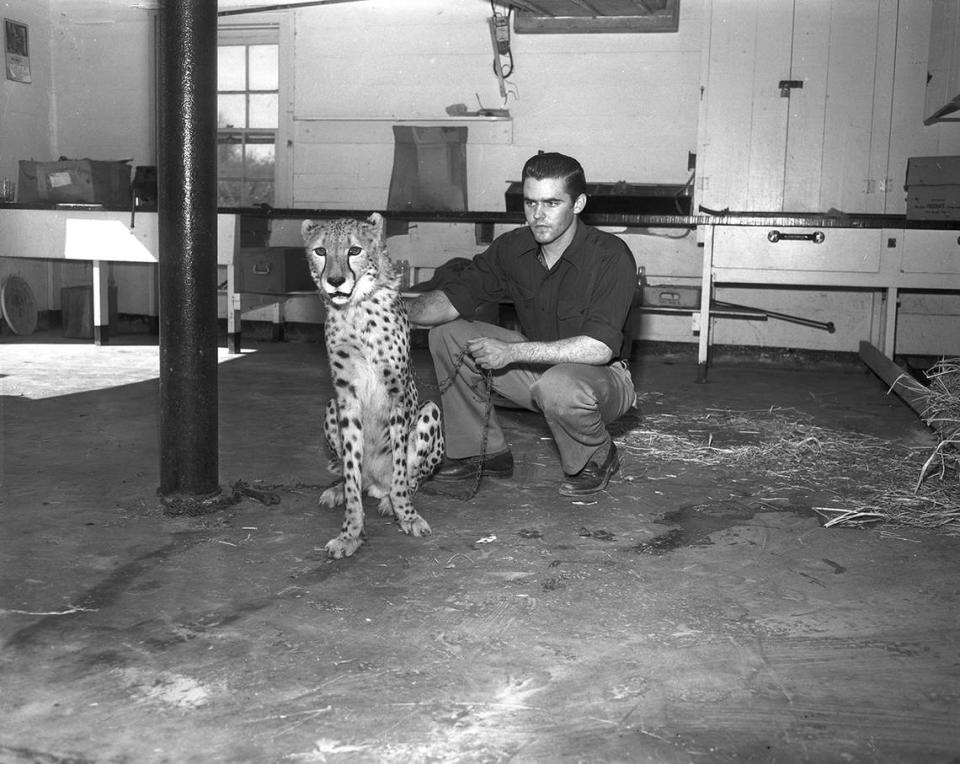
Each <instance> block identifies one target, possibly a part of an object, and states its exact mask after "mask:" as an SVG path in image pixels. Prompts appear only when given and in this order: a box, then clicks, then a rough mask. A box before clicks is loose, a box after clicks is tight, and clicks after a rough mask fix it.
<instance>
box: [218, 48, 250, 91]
mask: <svg viewBox="0 0 960 764" xmlns="http://www.w3.org/2000/svg"><path fill="white" fill-rule="evenodd" d="M245 51H246V48H245V47H244V46H243V45H220V46H219V47H218V48H217V90H246V81H247V78H246V75H245V69H244V65H243V55H244V52H245Z"/></svg>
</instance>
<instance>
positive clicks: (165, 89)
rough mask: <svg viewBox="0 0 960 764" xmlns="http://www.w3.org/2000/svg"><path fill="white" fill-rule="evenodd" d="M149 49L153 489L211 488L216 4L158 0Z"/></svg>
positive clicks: (192, 492) (214, 488)
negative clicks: (155, 226)
mask: <svg viewBox="0 0 960 764" xmlns="http://www.w3.org/2000/svg"><path fill="white" fill-rule="evenodd" d="M157 50H158V58H159V60H158V67H157V68H158V97H157V104H158V163H157V164H158V178H157V180H158V205H157V209H158V213H159V216H158V217H159V245H160V248H159V260H160V263H159V287H160V309H159V312H160V487H159V491H158V492H159V494H160V496H161V497H163V498H165V499H171V498H175V497H183V498H187V499H190V498H197V499H200V498H208V497H211V496H215V495H217V494H218V493H219V492H220V486H219V474H218V472H219V461H218V460H219V443H218V393H217V166H216V148H217V143H216V138H217V4H216V3H212V2H210V1H209V0H161V2H160V4H159V44H158V46H157Z"/></svg>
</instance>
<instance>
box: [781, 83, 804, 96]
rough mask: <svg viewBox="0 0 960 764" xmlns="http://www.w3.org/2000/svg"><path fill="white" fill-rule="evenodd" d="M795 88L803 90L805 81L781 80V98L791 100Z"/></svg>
mask: <svg viewBox="0 0 960 764" xmlns="http://www.w3.org/2000/svg"><path fill="white" fill-rule="evenodd" d="M794 88H797V89H798V90H803V80H780V97H781V98H789V97H790V91H791V90H793V89H794Z"/></svg>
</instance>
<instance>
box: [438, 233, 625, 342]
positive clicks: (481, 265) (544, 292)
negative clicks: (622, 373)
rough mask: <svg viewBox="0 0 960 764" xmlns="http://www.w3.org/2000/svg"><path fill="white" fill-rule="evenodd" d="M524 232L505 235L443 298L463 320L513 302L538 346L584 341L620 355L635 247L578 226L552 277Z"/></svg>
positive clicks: (448, 287) (449, 286)
mask: <svg viewBox="0 0 960 764" xmlns="http://www.w3.org/2000/svg"><path fill="white" fill-rule="evenodd" d="M539 253H540V245H539V244H537V242H536V240H535V239H534V238H533V233H532V232H531V230H530V229H529V228H528V227H526V226H524V227H523V228H518V229H516V230H514V231H510V232H508V233H505V234H503V235H502V236H499V237H497V239H496V240H495V241H494V242H493V244H491V245H490V247H489V248H488V249H487V250H486V251H485V252H481V253H480V254H479V255H477V256H476V257H474V258H473V262H472V263H471V264H470V265H469V266H467V267H466V268H465V269H464V270H463V271H461V273H460V274H459V277H458V278H457V279H455V280H452V281H451V282H449V283H446V284H444V285H443V287H442V289H443V292H444V293H445V294H446V295H447V298H448V299H449V300H450V302H451V303H452V304H453V306H454V307H455V308H456V309H457V312H459V313H460V316H461V317H462V318H466V319H472V318H473V317H474V314H475V311H476V309H477V307H478V306H479V305H481V304H483V303H485V302H497V301H505V300H509V301H512V302H513V304H514V307H515V309H516V311H517V318H518V319H519V321H520V326H521V328H522V331H523V334H524V335H526V337H527V338H528V339H530V340H533V341H537V342H553V341H555V340H560V339H568V338H570V337H576V336H580V335H586V336H587V337H592V338H593V339H595V340H599V341H600V342H602V343H604V344H605V345H607V346H608V347H610V349H611V350H612V351H613V354H614V357H616V356H617V355H618V354H619V353H620V347H621V345H622V343H623V326H624V324H625V323H626V320H627V313H628V312H629V310H630V304H631V302H632V301H633V297H634V293H635V291H636V288H637V276H636V263H635V261H634V259H633V255H632V254H631V252H630V249H629V247H627V245H626V244H625V243H624V241H623V240H622V239H620V238H619V237H617V236H614V235H613V234H610V233H606V232H604V231H599V230H597V229H596V228H593V227H592V226H588V225H585V224H584V223H583V222H582V221H580V220H578V221H577V230H576V233H575V234H574V238H573V241H572V242H570V246H568V247H567V249H566V251H565V252H564V253H563V255H562V257H561V258H560V259H559V260H558V261H557V262H556V263H555V264H554V266H553V268H552V269H551V270H549V271H548V270H547V269H546V268H544V266H543V265H541V263H540V260H539Z"/></svg>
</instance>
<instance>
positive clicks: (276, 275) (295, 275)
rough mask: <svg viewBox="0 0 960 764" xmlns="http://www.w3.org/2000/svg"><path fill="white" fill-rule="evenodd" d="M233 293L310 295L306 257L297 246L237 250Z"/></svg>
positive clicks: (311, 286)
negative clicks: (293, 293)
mask: <svg viewBox="0 0 960 764" xmlns="http://www.w3.org/2000/svg"><path fill="white" fill-rule="evenodd" d="M234 265H235V276H236V290H237V291H238V292H255V293H257V294H287V293H289V292H313V291H316V288H317V287H316V285H315V284H314V283H313V279H312V278H311V277H310V267H309V266H308V265H307V257H306V255H305V254H304V252H303V249H302V248H300V247H251V248H249V249H240V250H238V251H237V257H236V260H235V262H234Z"/></svg>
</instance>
